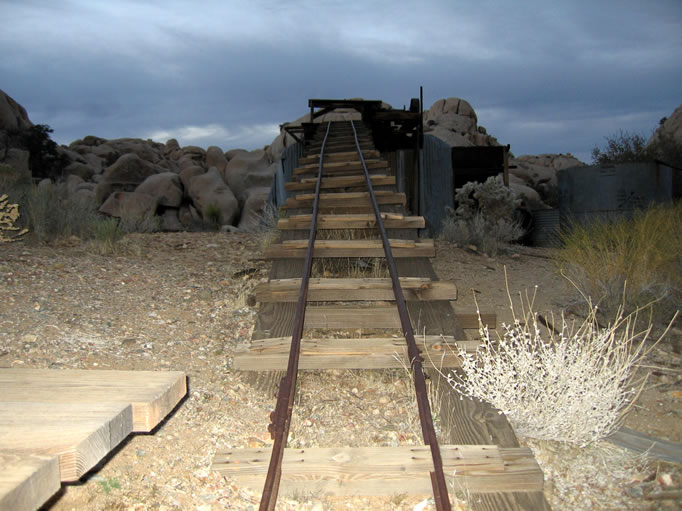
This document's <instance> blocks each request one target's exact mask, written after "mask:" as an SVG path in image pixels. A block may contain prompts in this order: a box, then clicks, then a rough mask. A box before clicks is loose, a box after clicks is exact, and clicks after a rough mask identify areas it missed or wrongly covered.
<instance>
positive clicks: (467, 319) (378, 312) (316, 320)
mask: <svg viewBox="0 0 682 511" xmlns="http://www.w3.org/2000/svg"><path fill="white" fill-rule="evenodd" d="M455 315H456V317H457V321H458V322H459V323H460V325H461V327H462V328H467V329H473V328H478V315H477V314H476V313H465V312H458V311H457V310H455ZM411 319H412V326H413V328H415V329H417V330H418V331H419V326H420V325H419V324H418V322H419V318H418V317H417V318H414V317H411ZM481 321H482V322H483V324H484V325H487V326H488V327H489V328H491V329H494V328H495V323H496V321H497V317H496V315H495V313H485V312H481ZM304 326H305V328H346V329H348V328H365V329H369V328H400V327H401V325H400V316H399V315H398V308H397V307H395V306H393V307H377V306H364V307H346V306H324V307H307V308H306V313H305V325H304ZM421 326H423V325H421Z"/></svg>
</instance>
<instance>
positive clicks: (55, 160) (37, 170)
mask: <svg viewBox="0 0 682 511" xmlns="http://www.w3.org/2000/svg"><path fill="white" fill-rule="evenodd" d="M52 132H53V130H52V128H50V127H49V126H48V125H47V124H36V125H34V126H31V127H30V128H28V129H27V130H24V131H23V132H22V133H21V134H20V144H21V146H22V147H23V148H24V149H26V150H27V151H28V152H29V153H30V156H29V166H30V167H31V174H33V177H38V178H46V177H47V178H50V179H52V180H54V181H57V180H59V179H60V178H61V177H62V173H63V172H64V167H66V166H67V165H68V164H69V159H68V157H67V156H66V155H64V154H61V153H59V152H58V151H57V144H56V142H55V141H54V140H52V139H51V138H50V133H52Z"/></svg>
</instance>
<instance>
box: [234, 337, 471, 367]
mask: <svg viewBox="0 0 682 511" xmlns="http://www.w3.org/2000/svg"><path fill="white" fill-rule="evenodd" d="M416 341H417V347H418V348H419V351H420V352H421V353H422V357H423V358H424V363H425V364H427V365H429V366H433V367H436V368H437V369H440V368H444V367H459V366H460V365H461V364H460V359H459V356H458V355H457V352H458V350H459V349H464V350H466V352H467V353H475V352H476V348H477V347H478V346H479V344H480V343H479V342H478V341H468V340H466V341H457V342H455V340H454V339H453V338H452V337H450V338H446V337H442V336H418V338H417V339H416ZM290 347H291V337H275V338H272V339H258V340H252V341H251V346H250V347H249V349H248V351H244V352H240V353H235V355H234V356H233V357H232V367H233V368H234V369H236V370H239V371H280V370H286V367H287V362H288V359H289V349H290ZM409 366H410V361H409V359H408V357H407V343H406V341H405V338H403V337H397V338H394V337H389V338H364V339H301V358H300V362H299V366H298V368H299V369H301V370H309V369H386V368H400V367H409Z"/></svg>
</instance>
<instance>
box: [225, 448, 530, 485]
mask: <svg viewBox="0 0 682 511" xmlns="http://www.w3.org/2000/svg"><path fill="white" fill-rule="evenodd" d="M440 451H441V456H442V458H443V469H444V471H445V473H446V479H447V480H448V482H454V484H455V485H461V487H462V488H466V489H468V491H476V492H489V491H494V492H500V491H537V490H539V489H541V488H542V471H541V470H540V468H539V466H538V465H537V463H536V462H535V460H534V458H533V455H532V453H531V451H530V449H510V450H505V449H499V448H498V447H497V446H490V445H489V446H465V445H441V446H440ZM269 458H270V451H269V450H267V449H234V450H229V451H221V452H218V453H216V456H215V457H214V460H213V470H216V471H217V472H219V473H221V474H223V475H227V476H230V477H233V478H235V479H236V480H237V481H238V482H239V483H240V484H244V485H248V486H252V487H253V488H260V487H262V484H263V481H264V478H265V474H266V472H267V468H268V462H269ZM431 470H433V462H432V460H431V454H430V449H429V447H428V446H400V447H362V448H344V447H342V448H314V449H285V453H284V459H283V462H282V485H281V486H280V493H282V494H283V495H290V494H292V493H294V492H301V491H302V492H307V493H311V492H312V493H315V494H319V495H321V496H347V495H364V496H370V495H372V496H380V495H389V496H390V495H393V494H409V495H428V494H431V493H432V491H433V490H432V486H431V479H430V477H429V471H431Z"/></svg>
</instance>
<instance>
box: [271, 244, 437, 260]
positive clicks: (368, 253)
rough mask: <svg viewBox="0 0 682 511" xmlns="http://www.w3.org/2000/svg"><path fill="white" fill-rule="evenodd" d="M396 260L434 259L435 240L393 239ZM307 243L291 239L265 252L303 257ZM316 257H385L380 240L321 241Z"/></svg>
mask: <svg viewBox="0 0 682 511" xmlns="http://www.w3.org/2000/svg"><path fill="white" fill-rule="evenodd" d="M390 242H391V251H392V252H393V257H435V256H436V247H435V245H434V243H433V240H429V239H427V240H421V241H418V242H415V241H411V240H390ZM307 246H308V241H307V240H288V241H284V242H282V243H273V244H272V245H270V246H269V247H268V248H267V249H265V254H264V256H265V257H266V258H268V259H283V258H295V259H298V258H302V257H304V256H305V251H306V247H307ZM313 257H384V247H383V245H382V243H381V240H319V241H316V242H315V248H314V250H313Z"/></svg>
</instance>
